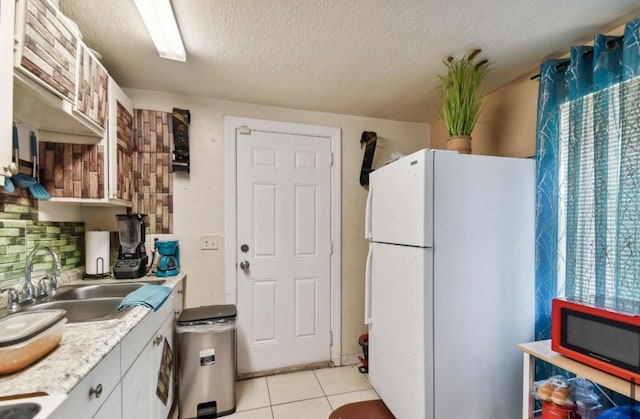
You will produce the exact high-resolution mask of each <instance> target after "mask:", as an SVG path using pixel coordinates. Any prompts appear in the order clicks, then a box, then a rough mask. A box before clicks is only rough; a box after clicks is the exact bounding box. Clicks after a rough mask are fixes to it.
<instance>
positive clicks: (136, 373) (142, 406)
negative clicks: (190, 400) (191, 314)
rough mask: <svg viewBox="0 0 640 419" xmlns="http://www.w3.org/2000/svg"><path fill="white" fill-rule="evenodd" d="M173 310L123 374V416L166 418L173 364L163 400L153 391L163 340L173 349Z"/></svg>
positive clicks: (157, 375)
mask: <svg viewBox="0 0 640 419" xmlns="http://www.w3.org/2000/svg"><path fill="white" fill-rule="evenodd" d="M173 325H174V318H173V313H171V315H170V316H169V317H167V318H166V319H165V322H164V323H163V324H162V326H161V327H160V329H159V330H158V332H157V333H156V334H155V335H154V336H153V337H152V338H151V340H150V341H149V342H148V343H147V345H146V346H145V347H144V349H143V350H142V352H141V353H140V355H139V356H138V358H137V359H136V360H135V362H134V363H133V365H131V368H129V371H127V373H126V374H125V375H124V377H123V378H122V419H138V418H144V417H148V418H166V417H167V416H168V415H169V411H170V410H171V403H172V401H173V392H174V388H173V387H174V386H173V376H174V375H175V367H174V365H173V364H172V365H171V374H170V375H169V376H168V377H167V378H166V380H165V383H166V385H167V386H168V387H169V388H168V395H167V399H166V404H165V403H163V402H162V400H160V398H159V397H158V395H157V394H156V389H157V388H158V385H159V383H158V382H159V375H160V374H159V373H160V369H161V368H162V367H161V365H162V355H163V351H164V347H165V340H166V341H167V342H168V344H169V347H170V348H171V352H172V353H173V352H174V347H175V345H174V342H173Z"/></svg>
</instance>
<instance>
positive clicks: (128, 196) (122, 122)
mask: <svg viewBox="0 0 640 419" xmlns="http://www.w3.org/2000/svg"><path fill="white" fill-rule="evenodd" d="M116 112H117V120H118V129H117V138H118V142H117V147H116V148H117V154H118V155H117V159H118V197H119V198H120V199H124V200H126V201H131V200H132V199H133V182H134V180H133V148H134V146H133V141H134V140H133V115H132V114H131V112H129V111H128V110H127V109H126V108H125V107H124V106H122V105H121V104H120V102H118V103H117V111H116Z"/></svg>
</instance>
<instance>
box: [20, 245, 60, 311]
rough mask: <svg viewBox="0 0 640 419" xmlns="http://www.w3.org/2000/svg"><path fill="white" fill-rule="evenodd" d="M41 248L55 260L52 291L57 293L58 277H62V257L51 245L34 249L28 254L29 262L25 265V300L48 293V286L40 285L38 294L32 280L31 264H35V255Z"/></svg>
mask: <svg viewBox="0 0 640 419" xmlns="http://www.w3.org/2000/svg"><path fill="white" fill-rule="evenodd" d="M40 250H45V251H47V252H49V254H51V256H52V257H53V261H54V263H55V265H56V267H55V271H54V273H53V276H52V277H51V293H52V294H55V292H56V289H57V288H58V278H59V277H60V273H61V272H62V265H61V264H60V258H59V257H58V254H57V253H56V252H54V251H53V249H51V248H50V247H38V248H36V249H33V250H32V251H31V253H29V256H27V262H26V264H25V267H24V286H23V288H22V289H23V291H24V301H30V300H33V298H34V297H41V296H44V295H46V287H43V286H39V287H38V294H36V293H35V289H34V287H33V283H32V282H31V268H32V266H31V265H32V264H33V257H34V256H35V254H36V253H37V252H38V251H40Z"/></svg>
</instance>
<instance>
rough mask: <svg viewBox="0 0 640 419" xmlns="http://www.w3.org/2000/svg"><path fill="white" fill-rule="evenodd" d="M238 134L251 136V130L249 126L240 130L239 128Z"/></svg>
mask: <svg viewBox="0 0 640 419" xmlns="http://www.w3.org/2000/svg"><path fill="white" fill-rule="evenodd" d="M238 134H242V135H251V129H250V128H249V127H248V126H246V125H243V126H241V127H240V128H238Z"/></svg>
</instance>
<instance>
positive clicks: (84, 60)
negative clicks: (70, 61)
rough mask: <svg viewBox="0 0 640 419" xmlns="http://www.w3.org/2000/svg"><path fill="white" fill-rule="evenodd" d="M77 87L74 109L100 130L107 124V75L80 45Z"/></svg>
mask: <svg viewBox="0 0 640 419" xmlns="http://www.w3.org/2000/svg"><path fill="white" fill-rule="evenodd" d="M78 68H79V71H78V73H79V75H80V77H79V79H80V80H79V86H78V94H77V97H76V107H77V109H78V111H79V112H81V113H83V114H84V115H86V116H87V117H89V118H90V119H91V120H92V121H94V122H95V123H96V124H98V125H100V126H101V127H102V128H106V123H107V93H108V89H109V74H108V73H107V70H105V69H104V67H102V65H101V64H100V63H99V62H98V60H97V59H95V58H94V57H93V56H92V55H91V54H90V53H89V50H88V49H87V48H86V47H85V46H83V45H82V44H81V45H80V54H79V61H78Z"/></svg>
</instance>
